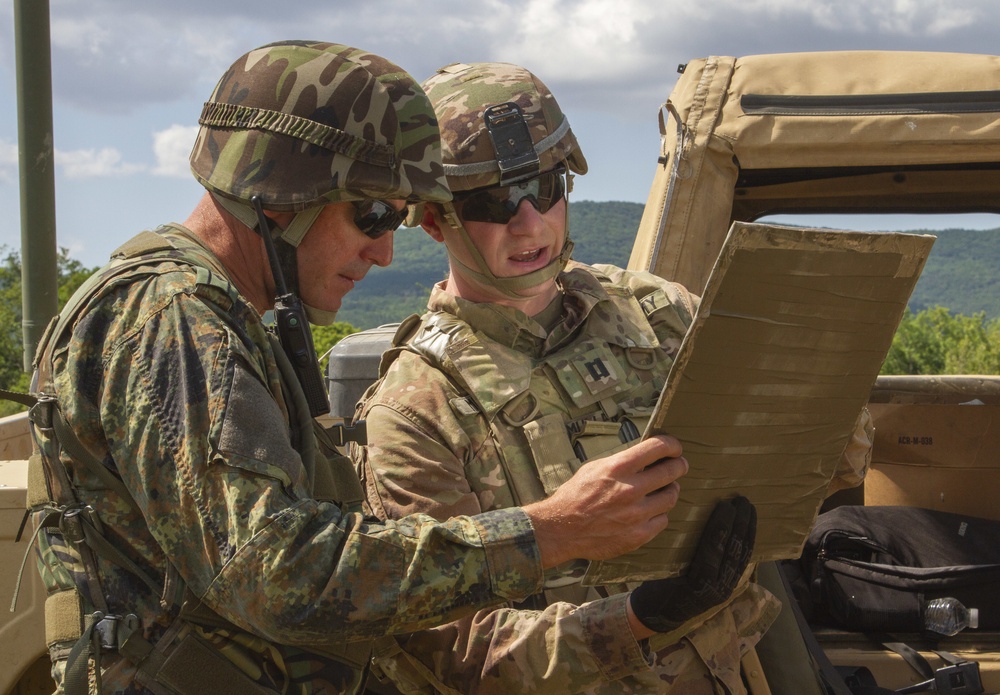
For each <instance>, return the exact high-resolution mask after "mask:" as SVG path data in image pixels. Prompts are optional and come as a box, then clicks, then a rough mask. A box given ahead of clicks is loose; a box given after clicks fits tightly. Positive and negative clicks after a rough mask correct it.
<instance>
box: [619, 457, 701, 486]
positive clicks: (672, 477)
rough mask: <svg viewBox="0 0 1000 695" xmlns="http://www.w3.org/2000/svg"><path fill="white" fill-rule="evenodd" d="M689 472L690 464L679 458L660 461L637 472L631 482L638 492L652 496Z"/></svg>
mask: <svg viewBox="0 0 1000 695" xmlns="http://www.w3.org/2000/svg"><path fill="white" fill-rule="evenodd" d="M687 472H688V462H687V459H685V458H684V457H683V456H682V457H679V458H668V459H660V460H657V461H655V462H653V463H652V464H651V465H649V466H646V467H645V468H643V469H642V470H640V471H638V472H636V473H635V474H634V476H633V478H632V480H631V481H630V482H631V483H632V484H633V485H634V486H635V487H636V489H637V490H639V491H640V492H643V493H645V494H651V493H653V492H656V491H658V490H660V489H661V488H665V487H667V486H668V485H670V484H671V483H674V482H676V481H677V480H678V479H679V478H681V477H682V476H684V474H686V473H687Z"/></svg>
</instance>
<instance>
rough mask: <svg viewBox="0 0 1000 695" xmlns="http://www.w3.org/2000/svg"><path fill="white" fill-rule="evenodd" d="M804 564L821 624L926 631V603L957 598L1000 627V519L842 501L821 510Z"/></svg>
mask: <svg viewBox="0 0 1000 695" xmlns="http://www.w3.org/2000/svg"><path fill="white" fill-rule="evenodd" d="M800 564H801V568H802V574H803V579H805V580H806V581H808V585H809V590H808V594H809V602H810V604H811V605H810V609H811V610H810V611H808V613H809V614H810V622H812V623H814V624H822V625H829V626H833V627H840V628H845V629H848V630H857V631H862V632H921V631H922V630H923V629H924V622H923V614H924V606H925V605H926V602H927V601H929V600H930V599H933V598H940V597H954V598H957V599H958V600H959V601H961V602H962V604H963V605H964V606H966V607H968V608H970V609H977V610H978V620H979V625H978V626H979V628H980V629H987V630H989V629H997V628H1000V521H994V520H990V519H979V518H976V517H969V516H963V515H960V514H950V513H947V512H939V511H934V510H930V509H919V508H916V507H861V506H841V507H837V508H835V509H833V510H831V511H829V512H826V513H824V514H820V515H819V517H818V518H817V520H816V523H815V525H814V526H813V530H812V532H811V533H810V536H809V539H808V540H807V541H806V545H805V548H804V550H803V553H802V558H801V560H800Z"/></svg>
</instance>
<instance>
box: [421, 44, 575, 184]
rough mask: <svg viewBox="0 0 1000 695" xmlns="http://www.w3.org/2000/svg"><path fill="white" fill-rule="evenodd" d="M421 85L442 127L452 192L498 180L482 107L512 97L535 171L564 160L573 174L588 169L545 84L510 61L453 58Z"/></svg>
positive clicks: (567, 124)
mask: <svg viewBox="0 0 1000 695" xmlns="http://www.w3.org/2000/svg"><path fill="white" fill-rule="evenodd" d="M422 87H423V88H424V91H425V92H427V96H428V97H430V100H431V103H432V104H433V105H434V112H435V113H436V114H437V119H438V126H439V127H440V129H441V150H442V159H443V160H444V168H445V174H446V175H447V176H448V186H449V187H450V188H451V190H452V192H453V193H457V192H459V191H467V190H470V189H473V188H482V187H484V186H493V185H496V184H498V183H500V165H499V163H498V162H497V154H496V150H495V149H494V147H493V143H492V141H491V138H490V134H489V133H488V132H487V129H486V122H485V120H484V118H483V112H484V111H485V110H486V109H487V108H488V107H490V106H493V105H496V104H503V103H505V102H513V103H514V104H517V105H518V106H519V107H520V108H521V111H522V112H523V113H524V119H525V121H526V123H527V125H528V130H529V132H530V133H531V140H532V145H533V146H534V150H535V153H536V154H537V156H538V169H537V170H538V171H548V170H549V169H552V168H554V167H555V166H556V165H557V164H559V163H561V162H565V163H566V165H567V167H568V168H569V170H570V171H572V172H574V173H576V174H585V173H587V160H586V159H584V157H583V152H581V151H580V146H579V145H578V144H577V142H576V137H575V136H574V135H573V131H572V130H571V129H570V127H569V121H568V120H566V117H565V116H564V115H563V112H562V110H561V109H560V108H559V104H558V103H557V102H556V99H555V97H554V96H552V92H550V91H549V88H548V87H546V86H545V84H544V83H543V82H542V81H541V80H540V79H538V78H537V77H535V75H533V74H531V72H529V71H528V70H525V69H524V68H522V67H520V66H517V65H512V64H510V63H471V64H465V63H455V64H452V65H448V66H445V67H443V68H441V69H439V70H438V71H437V74H435V75H434V76H433V77H430V78H429V79H427V80H425V81H424V83H423V85H422Z"/></svg>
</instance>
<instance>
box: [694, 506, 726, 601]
mask: <svg viewBox="0 0 1000 695" xmlns="http://www.w3.org/2000/svg"><path fill="white" fill-rule="evenodd" d="M735 520H736V508H735V507H734V506H733V505H732V503H731V502H730V501H729V500H723V501H721V502H719V503H718V504H716V505H715V509H713V510H712V514H711V516H709V518H708V522H707V523H706V524H705V528H704V530H703V531H702V532H701V538H700V539H699V541H698V547H697V548H696V549H695V554H694V558H693V559H692V560H691V568H690V573H691V580H692V582H694V583H696V584H697V583H698V582H706V583H713V582H715V581H716V579H717V578H718V576H719V573H720V570H721V569H722V568H723V566H724V565H725V562H726V559H727V553H728V551H729V550H730V538H731V536H732V532H733V523H734V522H735Z"/></svg>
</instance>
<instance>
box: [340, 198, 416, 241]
mask: <svg viewBox="0 0 1000 695" xmlns="http://www.w3.org/2000/svg"><path fill="white" fill-rule="evenodd" d="M351 204H352V205H354V224H355V226H357V228H358V229H360V230H361V233H362V234H364V235H365V236H367V237H368V238H369V239H378V238H379V237H381V236H383V235H384V234H385V233H386V232H391V231H394V230H395V229H397V228H398V227H399V225H401V224H403V220H405V219H406V207H405V206H404V207H403V209H402V210H397V209H396V208H394V207H393V206H392V205H391V204H390V203H387V202H385V201H384V200H371V199H365V200H352V201H351Z"/></svg>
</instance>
